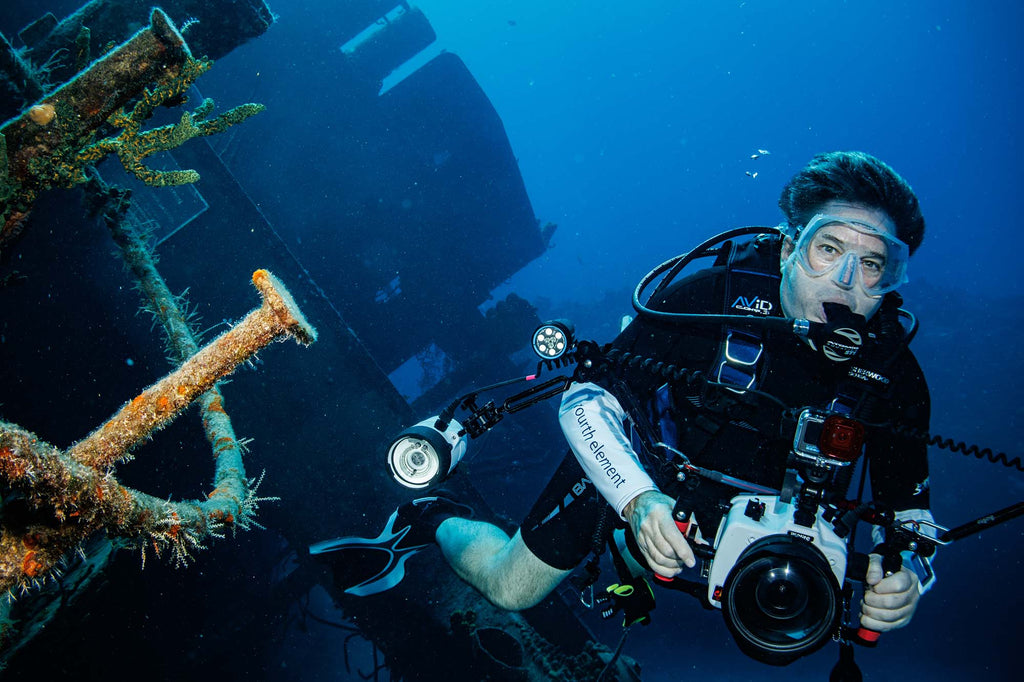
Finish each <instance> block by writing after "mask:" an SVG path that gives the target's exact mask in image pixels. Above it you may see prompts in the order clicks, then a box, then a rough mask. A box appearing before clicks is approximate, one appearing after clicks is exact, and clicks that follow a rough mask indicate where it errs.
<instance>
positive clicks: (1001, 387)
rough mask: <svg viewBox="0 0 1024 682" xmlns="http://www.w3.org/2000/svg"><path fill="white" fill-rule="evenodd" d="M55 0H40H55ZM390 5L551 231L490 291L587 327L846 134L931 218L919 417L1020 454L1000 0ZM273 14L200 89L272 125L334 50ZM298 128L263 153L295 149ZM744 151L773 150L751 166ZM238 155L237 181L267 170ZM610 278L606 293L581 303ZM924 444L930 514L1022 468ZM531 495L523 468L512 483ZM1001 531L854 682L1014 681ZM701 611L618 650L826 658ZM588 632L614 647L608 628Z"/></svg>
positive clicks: (1016, 564)
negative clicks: (425, 47) (419, 24)
mask: <svg viewBox="0 0 1024 682" xmlns="http://www.w3.org/2000/svg"><path fill="white" fill-rule="evenodd" d="M76 4H77V3H52V5H53V9H54V10H55V11H56V13H57V14H58V16H61V15H62V14H63V12H62V11H60V10H65V11H66V10H68V9H71V8H73V7H74V6H75V5H76ZM412 4H414V5H415V6H417V7H420V8H421V9H422V10H423V11H424V12H425V14H426V16H427V18H428V19H429V20H430V22H431V24H432V25H433V27H434V29H435V30H436V32H437V35H438V41H437V45H436V49H445V50H447V51H450V52H453V53H455V54H457V55H458V56H459V57H460V58H461V59H462V60H463V61H464V62H465V63H466V64H467V66H468V67H469V69H470V71H471V72H472V74H473V75H474V76H475V78H476V79H477V81H478V82H479V84H480V86H481V87H482V88H483V90H484V91H485V93H486V94H487V96H488V97H489V98H490V100H491V102H492V104H493V105H494V108H495V109H496V111H497V113H498V115H499V116H500V117H501V120H502V122H503V124H504V127H505V131H506V133H507V135H508V138H509V140H510V143H511V145H512V148H513V150H514V152H515V154H516V157H517V159H518V162H519V167H520V169H521V172H522V175H523V179H524V182H525V185H526V189H527V192H528V193H529V197H530V200H531V202H532V205H533V209H534V212H535V213H536V215H537V217H538V218H539V219H541V220H542V221H551V222H555V223H557V224H558V226H559V227H558V230H557V231H556V233H555V236H554V240H553V243H552V247H551V248H550V249H549V250H548V251H547V252H546V253H545V254H544V255H543V256H541V257H540V258H539V259H537V260H536V261H535V262H533V263H531V264H530V265H528V266H527V267H526V268H524V269H523V270H522V271H521V272H519V273H518V274H516V275H515V276H513V277H512V278H511V279H510V280H509V281H508V282H506V283H505V284H504V285H503V286H502V287H501V288H500V289H498V290H497V291H495V292H494V298H495V299H500V298H502V297H503V296H504V295H505V294H506V293H509V292H515V293H517V294H519V295H521V296H523V297H525V298H527V299H529V300H531V301H534V300H535V301H544V304H543V305H544V312H550V313H552V314H559V313H561V312H562V311H566V310H571V311H573V313H574V315H578V316H579V318H580V319H579V320H578V322H579V323H580V326H581V331H584V332H586V331H587V330H597V329H600V328H602V326H601V325H605V324H606V323H607V322H608V320H607V318H608V317H609V316H613V317H617V315H619V314H625V313H628V312H629V311H630V310H629V302H628V300H626V299H625V298H624V297H623V294H624V293H626V294H628V291H629V290H630V289H631V287H632V286H633V285H634V283H635V282H636V280H637V279H638V278H639V277H640V276H641V275H642V274H644V273H645V272H646V271H647V270H648V269H649V268H650V267H651V266H652V265H653V264H656V263H658V262H661V261H663V260H664V259H665V258H667V257H669V256H671V255H675V254H676V253H679V252H681V251H684V250H686V249H688V248H689V247H690V246H691V245H693V244H694V243H695V242H696V241H698V240H700V239H703V238H704V237H706V236H708V235H710V234H712V233H715V232H718V231H720V230H722V229H725V228H728V227H732V226H735V225H740V224H769V225H771V224H775V223H777V222H778V221H779V219H780V217H781V216H780V214H779V211H778V209H777V208H776V200H777V196H778V192H779V190H780V188H781V186H782V184H783V183H784V182H785V181H786V179H787V178H788V177H789V176H790V175H791V174H792V173H793V172H795V171H796V170H797V169H798V168H799V167H800V166H801V165H802V164H803V163H804V162H806V160H807V159H809V158H810V157H811V156H812V155H813V154H815V153H818V152H821V151H826V150H831V149H862V150H865V151H868V152H871V153H873V154H875V155H877V156H879V157H881V158H883V159H885V160H886V161H888V162H889V163H890V164H892V165H893V166H894V167H895V168H896V169H897V170H898V171H899V172H900V173H902V174H903V175H904V176H905V177H906V178H907V179H908V180H909V181H910V182H911V184H912V185H913V186H914V188H915V190H916V191H917V193H918V195H919V197H920V199H921V203H922V207H923V210H924V214H925V218H926V220H927V222H928V234H927V237H926V240H925V243H924V246H923V247H922V248H921V250H920V252H919V253H918V254H917V255H916V256H915V258H914V261H913V263H912V270H911V279H912V282H911V285H910V286H909V287H908V288H907V304H908V307H910V308H911V309H914V310H916V311H918V312H919V313H920V314H921V316H922V331H921V332H920V334H919V337H918V339H917V340H916V341H915V345H914V348H915V351H916V354H917V356H918V359H919V360H920V362H921V364H922V366H923V367H924V369H925V371H926V374H927V376H928V377H929V381H930V385H931V388H932V393H933V425H934V428H935V430H937V431H939V432H940V433H943V434H945V435H949V436H953V437H956V438H958V439H964V440H967V441H970V442H979V443H981V444H983V445H989V446H991V447H993V448H995V449H998V450H1005V451H1007V452H1010V453H1012V454H1019V453H1022V452H1024V437H1022V436H1021V435H1020V434H1021V430H1022V429H1024V411H1022V409H1021V407H1020V398H1021V392H1020V387H1019V379H1020V377H1021V376H1024V351H1022V350H1021V348H1020V346H1019V344H1018V343H1017V340H1016V339H1017V337H1018V335H1019V334H1020V332H1021V324H1022V320H1024V312H1022V310H1024V284H1022V282H1021V281H1020V279H1018V277H1017V274H1018V273H1019V272H1020V264H1019V261H1020V259H1019V256H1018V254H1017V249H1015V248H1012V246H1015V245H1016V243H1017V239H1018V238H1017V235H1016V230H1015V228H1016V223H1017V222H1018V219H1017V217H1016V213H1017V202H1016V201H1015V199H1016V197H1017V196H1018V194H1019V189H1018V187H1017V185H1018V183H1019V179H1020V173H1019V171H1018V164H1019V160H1020V158H1021V155H1022V152H1024V149H1022V142H1021V137H1020V132H1019V125H1018V120H1017V119H1018V116H1019V112H1020V111H1021V88H1020V82H1021V66H1022V60H1024V51H1022V48H1021V47H1020V44H1019V40H1018V35H1017V34H1018V33H1019V27H1020V26H1021V19H1022V14H1024V10H1022V9H1021V8H1020V7H1019V5H1018V4H1017V3H1012V2H1005V1H1004V2H989V3H975V4H973V5H968V4H967V3H961V2H924V1H920V2H908V3H891V2H882V1H881V0H876V1H862V2H838V1H826V2H821V1H813V0H798V1H793V2H783V1H781V0H779V1H774V2H770V1H757V0H747V1H746V2H740V1H728V2H714V3H701V2H695V1H689V0H686V1H675V2H670V1H648V2H644V1H640V2H633V3H622V2H617V3H612V2H601V1H593V2H581V1H569V0H567V1H564V2H559V3H551V2H540V1H538V0H528V1H527V0H523V1H519V2H513V1H511V0H493V1H491V2H472V1H469V0H422V1H418V2H413V3H412ZM60 5H66V7H59V6H60ZM272 8H273V9H274V10H275V12H277V13H278V14H279V17H280V19H279V23H278V24H277V25H275V26H274V27H273V28H272V29H271V30H270V31H269V32H268V34H267V35H266V36H264V37H263V38H261V39H259V40H258V41H256V42H254V43H252V44H250V45H246V46H244V47H242V48H240V49H238V50H237V51H235V52H234V53H232V54H231V55H229V56H227V57H225V58H223V59H222V60H220V61H219V62H218V65H217V68H216V69H215V70H214V71H213V72H211V73H210V74H209V75H208V76H207V77H205V78H204V79H203V81H202V82H201V83H200V87H201V88H202V90H203V92H204V94H208V95H211V96H214V97H216V98H218V100H222V101H224V102H235V101H244V100H247V99H254V100H256V101H265V100H276V101H278V102H280V101H282V100H287V101H289V102H290V105H291V107H292V110H291V111H289V112H288V117H290V118H293V119H295V120H299V119H302V120H308V119H310V118H321V119H323V120H324V121H325V122H326V121H330V120H331V116H332V112H330V111H324V110H322V109H320V108H319V107H320V106H321V103H322V100H323V99H325V98H321V97H319V96H318V95H317V94H316V93H315V92H313V91H312V89H313V88H320V87H324V85H323V83H322V81H319V80H317V81H313V80H311V79H312V76H311V75H310V74H311V73H313V72H316V73H319V72H321V71H323V70H325V69H324V68H323V64H324V63H329V62H330V60H331V58H332V55H333V54H335V52H336V50H337V48H338V46H337V45H336V44H334V43H332V42H331V40H330V39H329V37H328V36H329V33H330V32H329V31H328V30H327V29H326V28H325V26H328V25H329V23H330V18H331V15H332V11H333V10H334V8H335V3H333V2H328V1H326V0H316V1H314V2H296V1H295V0H288V1H279V2H274V3H272ZM33 9H34V10H35V8H33ZM35 13H36V14H37V13H38V12H37V11H35ZM30 18H31V17H30ZM307 79H308V80H307ZM323 134H327V135H330V134H335V133H334V132H332V130H330V129H328V130H326V131H324V133H323ZM337 134H342V133H341V132H340V131H339V132H337ZM280 143H281V141H279V140H274V139H267V140H266V141H265V142H264V144H266V145H275V144H280ZM314 144H316V140H315V139H313V140H295V141H291V144H281V150H280V151H279V152H275V153H279V154H281V155H282V156H286V155H291V154H296V155H300V156H301V155H302V154H303V153H304V152H303V148H304V146H307V147H308V146H309V145H314ZM759 149H766V150H768V151H770V154H767V155H760V156H759V158H757V159H752V158H751V156H752V155H753V154H754V153H755V152H756V151H757V150H759ZM235 171H236V173H237V175H238V177H239V180H240V182H242V183H243V184H245V183H246V182H247V181H248V180H254V179H256V180H258V179H260V178H262V177H264V176H266V175H268V174H270V173H273V172H274V171H273V170H272V169H267V168H258V167H250V168H247V167H245V166H244V165H242V166H241V167H236V168H235ZM755 173H756V177H753V175H754V174H755ZM278 190H279V191H280V192H281V193H282V194H284V195H289V194H290V195H294V196H295V197H299V198H301V199H300V200H299V201H295V202H294V204H292V205H290V209H291V212H290V215H289V218H290V219H291V223H290V224H289V225H287V226H285V227H287V228H288V229H289V230H292V231H294V232H295V234H296V235H297V236H298V238H301V237H302V236H303V234H306V235H307V238H308V235H309V234H310V233H311V232H312V231H314V230H317V229H323V225H324V224H325V223H324V220H325V216H327V217H328V218H329V215H330V211H331V201H330V198H329V197H327V196H323V197H320V196H317V197H303V195H302V190H303V181H302V180H301V179H292V178H281V179H280V185H279V187H278ZM256 200H257V202H259V201H260V200H261V199H260V197H256ZM266 201H267V203H273V202H274V199H273V198H269V197H268V198H266ZM284 203H286V202H279V204H284ZM268 210H273V209H268ZM275 217H280V214H278V215H276V216H275ZM609 294H612V295H613V296H618V299H617V300H619V301H620V304H621V305H620V308H621V309H620V310H608V309H606V308H605V307H604V304H603V303H602V305H601V309H597V308H598V304H599V303H601V302H603V301H607V296H608V295H609ZM601 340H606V339H601ZM931 461H932V467H933V476H932V485H933V491H934V492H933V505H934V509H935V512H936V516H937V518H938V520H939V521H940V523H945V524H947V525H950V526H955V525H957V524H959V523H962V522H965V521H968V520H970V519H973V518H975V517H976V516H978V515H980V514H983V513H986V512H990V511H994V510H995V509H998V508H1000V507H1004V506H1007V505H1009V504H1011V503H1013V502H1016V501H1019V500H1020V499H1021V498H1022V497H1024V478H1022V476H1021V474H1020V473H1019V472H1014V471H1010V470H1008V469H1004V468H1002V467H998V466H994V465H992V464H988V463H985V462H980V461H976V460H974V459H973V458H972V459H966V458H964V457H962V456H961V455H957V454H950V453H948V452H946V451H941V450H933V452H932V455H931ZM536 492H537V491H536V490H533V489H530V488H529V487H528V486H527V485H526V484H525V482H524V484H523V486H522V489H521V490H516V491H515V493H516V494H519V495H522V496H524V497H529V496H531V495H533V494H535V493H536ZM1022 532H1024V522H1020V521H1017V522H1011V523H1009V524H1007V525H1005V526H1002V527H999V528H997V529H994V530H992V531H990V532H987V533H985V534H982V535H980V536H978V537H976V538H970V539H969V540H965V541H964V542H962V543H959V544H957V545H954V546H952V547H950V548H948V549H946V550H944V551H943V552H942V554H941V556H940V558H939V560H938V562H937V570H938V572H939V576H940V579H939V580H940V581H939V584H938V585H937V586H936V588H935V589H934V590H933V591H932V592H931V593H930V594H928V595H927V596H926V597H925V598H924V599H923V601H922V605H921V607H920V609H919V611H918V614H917V616H916V618H915V621H914V622H913V623H912V625H911V626H910V627H909V628H907V629H905V630H903V631H900V632H898V633H893V634H892V635H889V636H887V637H886V638H884V640H883V643H882V645H881V646H880V647H879V649H878V650H876V651H858V660H859V661H860V663H861V665H862V667H863V669H864V671H865V674H866V677H867V678H868V679H872V680H889V679H892V680H895V679H904V678H907V677H910V676H915V677H916V676H921V677H925V676H927V677H931V678H934V679H943V680H945V679H949V680H960V679H977V678H980V677H984V678H985V679H993V680H1002V679H1005V680H1010V679H1016V677H1017V674H1015V673H1013V670H1015V669H1016V667H1017V666H1016V665H1015V663H1016V658H1017V657H1016V655H1015V653H1016V652H1015V650H1014V646H1015V645H1016V644H1017V643H1018V642H1019V641H1020V638H1021V635H1022V634H1024V632H1022V627H1021V625H1020V616H1019V608H1018V607H1019V603H1020V601H1021V599H1020V595H1021V590H1020V586H1019V585H1018V583H1017V582H1016V579H1017V576H1018V575H1019V573H1020V570H1021V564H1022V561H1024V550H1022V549H1021V548H1022V544H1021V536H1022ZM595 621H596V617H595ZM719 621H720V618H719V617H718V614H713V613H712V614H709V613H705V612H703V611H701V610H699V609H698V608H696V607H695V605H694V604H693V603H692V602H691V601H690V600H687V599H684V598H682V597H680V598H678V599H675V600H673V599H672V598H671V597H669V598H664V599H661V600H660V602H659V607H658V610H657V611H656V613H655V619H654V623H653V624H652V625H651V626H650V627H648V628H644V629H642V630H637V631H636V632H634V633H632V634H631V635H630V639H629V640H628V641H627V644H626V648H625V653H626V654H627V655H629V656H632V657H634V658H636V659H638V660H639V661H641V663H642V664H643V669H644V679H647V680H656V681H660V680H666V681H667V680H677V679H680V678H684V677H688V678H697V679H712V680H734V679H735V680H741V679H742V680H747V679H783V678H785V679H788V680H793V679H808V680H815V679H822V678H824V677H825V676H826V675H827V672H828V669H829V668H830V666H831V664H832V662H833V659H834V652H833V651H832V649H831V648H829V649H828V650H826V651H825V652H821V653H819V654H817V655H815V656H813V657H811V658H809V659H806V660H802V661H800V662H798V663H796V664H794V665H793V666H791V667H789V668H787V669H785V670H776V669H770V668H764V667H763V666H759V665H758V664H756V663H753V662H751V661H749V660H747V659H745V658H743V657H742V656H741V655H740V654H739V653H738V652H737V651H736V650H735V648H734V647H733V646H732V643H731V641H729V638H728V634H727V632H726V631H725V628H724V626H722V625H721V623H720V622H719ZM592 625H594V626H595V627H598V628H599V630H598V631H599V632H600V633H602V634H603V635H604V636H605V641H606V642H607V643H608V644H610V645H613V644H614V642H615V638H616V637H617V633H616V632H615V631H614V629H609V628H604V629H600V627H601V626H600V624H599V623H596V622H595V623H592ZM323 655H324V657H327V656H329V653H328V652H323Z"/></svg>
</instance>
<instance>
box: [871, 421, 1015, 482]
mask: <svg viewBox="0 0 1024 682" xmlns="http://www.w3.org/2000/svg"><path fill="white" fill-rule="evenodd" d="M888 428H889V430H890V431H892V432H893V433H895V434H897V435H900V436H905V437H907V438H913V439H915V440H923V441H924V442H925V443H927V444H928V445H929V446H933V447H937V448H939V449H940V450H949V451H950V452H959V453H960V454H962V455H964V456H965V457H970V456H972V455H973V456H974V457H976V458H977V459H984V460H988V461H989V462H992V463H993V464H1002V465H1003V466H1005V467H1008V468H1010V469H1016V470H1017V471H1024V464H1022V463H1021V460H1020V457H1019V456H1018V457H1014V458H1013V459H1010V457H1009V455H1007V454H1006V453H1005V452H996V451H994V450H992V449H991V448H979V447H978V446H977V445H973V444H971V445H968V444H967V443H966V442H964V441H962V440H961V441H955V440H953V439H952V438H946V437H945V436H940V435H938V434H931V433H928V432H924V431H921V429H915V428H910V427H906V426H899V425H895V426H890V427H888Z"/></svg>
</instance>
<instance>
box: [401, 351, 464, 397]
mask: <svg viewBox="0 0 1024 682" xmlns="http://www.w3.org/2000/svg"><path fill="white" fill-rule="evenodd" d="M453 366H454V363H453V362H452V360H451V358H449V357H448V356H447V355H446V354H445V352H444V351H443V350H441V349H440V348H438V347H437V345H435V344H433V343H431V344H430V345H429V346H427V347H426V348H424V349H423V350H421V351H420V352H419V353H417V354H416V355H414V356H412V357H411V358H409V359H408V360H406V361H405V362H403V363H402V364H401V365H399V366H398V367H397V368H395V370H394V371H392V372H391V374H389V375H388V379H389V380H390V381H391V384H392V385H393V386H394V387H395V389H397V390H398V392H399V394H401V396H402V397H403V398H405V400H406V402H409V403H412V402H413V401H415V400H416V399H417V398H419V397H420V396H421V395H423V394H424V393H426V392H427V391H429V390H430V389H432V388H433V387H434V386H436V385H437V384H438V383H439V382H440V381H441V379H443V378H444V376H445V374H447V373H449V372H450V371H451V370H452V367H453Z"/></svg>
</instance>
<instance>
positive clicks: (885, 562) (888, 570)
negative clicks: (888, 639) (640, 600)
mask: <svg viewBox="0 0 1024 682" xmlns="http://www.w3.org/2000/svg"><path fill="white" fill-rule="evenodd" d="M901 568H903V557H902V556H900V554H899V552H894V551H884V552H883V553H882V573H883V574H884V575H885V577H886V578H888V577H889V576H890V575H893V574H895V573H898V572H899V570H900V569H901ZM865 577H866V576H865ZM864 589H865V590H867V589H870V588H869V587H868V585H867V582H866V581H865V584H864ZM881 636H882V633H881V632H879V631H877V630H872V629H871V628H865V627H860V628H858V629H857V639H858V640H860V643H861V644H864V645H866V646H875V645H876V644H878V638H879V637H881Z"/></svg>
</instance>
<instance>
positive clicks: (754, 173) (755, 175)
mask: <svg viewBox="0 0 1024 682" xmlns="http://www.w3.org/2000/svg"><path fill="white" fill-rule="evenodd" d="M744 172H745V173H746V174H747V177H750V178H756V177H757V171H754V172H753V173H751V172H750V171H744Z"/></svg>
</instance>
